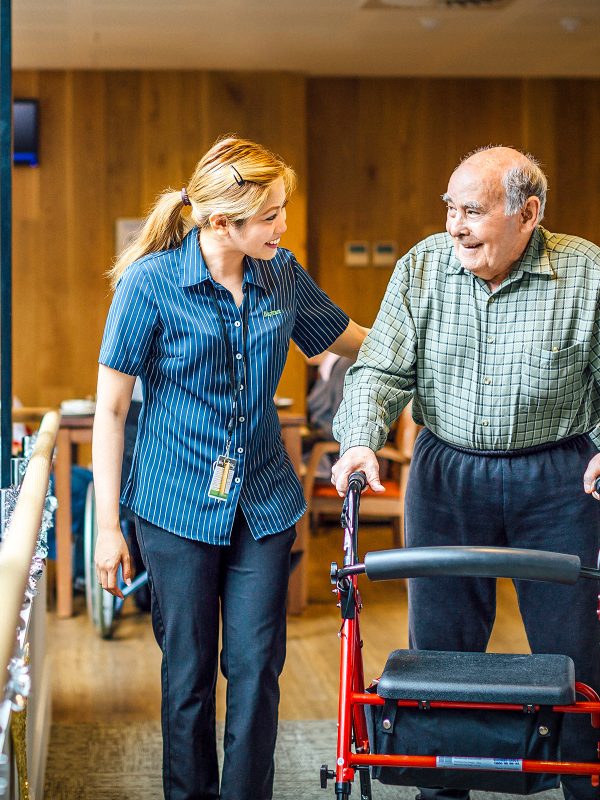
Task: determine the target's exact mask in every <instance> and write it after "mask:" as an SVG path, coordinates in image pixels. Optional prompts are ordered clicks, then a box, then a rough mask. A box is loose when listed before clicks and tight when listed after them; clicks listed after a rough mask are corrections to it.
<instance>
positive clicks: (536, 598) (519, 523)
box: [405, 430, 600, 800]
mask: <svg viewBox="0 0 600 800" xmlns="http://www.w3.org/2000/svg"><path fill="white" fill-rule="evenodd" d="M597 452H598V451H597V449H596V448H595V447H594V445H593V444H592V442H591V440H590V439H589V437H588V436H585V435H583V436H580V437H577V438H575V439H571V440H567V441H565V442H563V443H560V444H558V445H557V446H553V447H552V448H550V449H546V450H542V451H541V452H536V453H532V454H526V455H521V456H512V457H495V456H486V455H473V454H472V453H464V452H461V451H459V450H456V449H454V448H452V447H450V446H448V445H447V444H445V443H443V442H442V441H440V440H439V439H438V438H436V437H435V436H434V435H433V434H432V433H431V432H429V431H428V430H423V431H422V432H421V433H420V434H419V437H418V439H417V442H416V446H415V452H414V456H413V460H412V464H411V470H410V477H409V482H408V487H407V494H406V509H405V530H406V544H407V546H408V547H420V546H429V545H490V546H495V547H498V546H506V547H525V548H532V549H537V550H552V551H556V552H561V553H573V554H576V555H578V556H580V558H581V561H582V563H583V564H584V565H587V566H596V561H597V558H598V548H599V545H600V503H598V502H597V501H596V500H594V499H593V498H592V497H591V496H589V495H586V494H585V493H584V491H583V473H584V471H585V468H586V466H587V464H588V461H589V460H590V458H592V456H594V455H595V454H596V453H597ZM515 587H516V590H517V595H518V600H519V608H520V611H521V615H522V618H523V623H524V626H525V630H526V632H527V637H528V640H529V644H530V647H531V650H532V651H533V652H534V653H562V654H565V655H568V656H570V657H571V658H572V659H573V661H574V662H575V674H576V679H577V680H578V681H582V682H583V683H587V684H589V685H591V686H592V688H594V689H596V690H597V691H598V690H599V689H600V624H599V622H598V618H597V615H596V609H597V605H598V600H597V595H598V591H599V589H600V587H599V586H598V583H597V582H596V581H592V580H580V581H579V582H578V583H577V584H576V585H575V586H562V585H559V584H553V583H541V582H536V581H515ZM495 614H496V581H495V580H491V579H487V578H443V577H441V578H415V579H411V580H410V581H409V635H410V646H411V647H413V648H415V649H421V650H468V651H476V652H479V651H484V650H485V649H486V646H487V643H488V640H489V637H490V634H491V631H492V626H493V624H494V618H495ZM579 699H583V698H579ZM599 738H600V736H599V731H597V730H594V729H593V728H592V727H591V725H590V719H589V717H588V716H587V715H574V714H571V715H567V716H566V718H565V720H564V726H563V740H562V759H563V760H573V761H595V760H597V752H596V746H597V742H598V739H599ZM563 791H564V794H565V797H567V798H570V799H571V798H576V799H577V800H587V799H588V798H599V797H600V793H599V792H598V790H597V789H594V788H593V787H592V786H591V783H590V780H589V778H566V779H565V780H564V781H563ZM421 795H422V797H423V798H433V797H452V798H457V797H458V798H460V797H466V796H467V795H468V793H461V792H457V791H449V790H444V789H442V790H439V791H438V790H432V789H423V790H421Z"/></svg>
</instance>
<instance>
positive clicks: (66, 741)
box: [45, 720, 562, 800]
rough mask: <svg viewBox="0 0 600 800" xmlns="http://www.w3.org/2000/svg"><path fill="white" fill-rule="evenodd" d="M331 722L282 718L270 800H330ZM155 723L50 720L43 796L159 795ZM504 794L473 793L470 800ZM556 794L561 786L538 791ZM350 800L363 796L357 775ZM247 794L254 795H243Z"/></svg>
mask: <svg viewBox="0 0 600 800" xmlns="http://www.w3.org/2000/svg"><path fill="white" fill-rule="evenodd" d="M335 731H336V723H335V721H334V720H324V721H301V722H296V721H286V722H281V723H280V725H279V736H278V741H277V752H276V764H275V767H276V771H275V791H274V795H273V800H292V799H294V800H296V799H297V800H327V798H332V799H333V798H334V792H333V786H332V784H330V787H329V789H328V790H327V791H324V790H323V789H321V788H320V785H319V767H320V766H321V764H322V763H328V764H329V767H330V768H332V766H333V764H334V763H335V742H336V733H335ZM160 761H161V737H160V726H159V724H158V723H153V722H147V723H133V724H129V725H126V726H125V725H110V724H103V723H95V724H85V725H84V724H82V725H53V726H52V734H51V739H50V752H49V754H48V765H47V769H46V790H45V798H46V800H92V798H93V800H122V799H123V798H127V800H161V798H162V796H163V795H162V788H161V767H160ZM414 796H415V790H414V789H412V788H409V787H390V786H383V785H381V784H379V783H377V782H375V783H374V785H373V800H412V798H413V797H414ZM500 797H503V798H505V799H506V798H509V797H510V795H491V794H486V793H484V792H473V799H474V800H488V798H500ZM535 797H537V798H539V800H560V798H562V793H560V792H559V791H558V790H556V791H552V792H543V793H541V794H538V795H535ZM351 798H356V800H358V798H360V792H359V784H358V779H357V780H356V781H355V785H354V787H353V792H352V795H351ZM248 800H252V798H248Z"/></svg>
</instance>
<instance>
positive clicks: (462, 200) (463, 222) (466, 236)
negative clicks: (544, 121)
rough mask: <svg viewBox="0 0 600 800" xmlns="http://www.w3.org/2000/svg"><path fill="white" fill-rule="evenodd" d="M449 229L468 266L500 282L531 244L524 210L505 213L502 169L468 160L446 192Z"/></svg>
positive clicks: (463, 264)
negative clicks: (524, 220)
mask: <svg viewBox="0 0 600 800" xmlns="http://www.w3.org/2000/svg"><path fill="white" fill-rule="evenodd" d="M444 200H445V201H446V204H447V207H448V212H447V217H446V230H447V231H448V233H449V234H450V236H452V239H453V240H454V252H455V254H456V257H457V258H458V260H459V261H460V263H461V264H462V266H463V267H464V269H467V270H469V272H473V273H474V274H475V275H477V276H478V277H480V278H483V280H485V281H490V282H492V283H494V284H496V285H497V284H499V283H501V282H502V280H504V278H505V277H506V276H507V275H508V273H509V272H510V271H511V269H512V266H513V264H514V263H515V261H517V260H518V259H519V257H520V256H521V255H522V253H523V251H524V250H525V248H526V247H527V242H528V241H529V237H530V235H531V227H530V226H529V225H527V226H524V225H523V224H522V222H523V220H522V216H521V213H520V212H519V213H517V214H513V215H512V216H510V217H507V216H506V214H505V213H504V204H505V191H504V187H503V186H502V182H501V172H500V171H499V170H496V169H493V168H491V167H490V166H489V165H470V164H469V163H468V162H467V163H465V164H463V165H462V166H460V167H459V168H458V169H457V170H456V172H454V173H453V175H452V177H451V178H450V182H449V183H448V191H447V193H446V194H445V195H444Z"/></svg>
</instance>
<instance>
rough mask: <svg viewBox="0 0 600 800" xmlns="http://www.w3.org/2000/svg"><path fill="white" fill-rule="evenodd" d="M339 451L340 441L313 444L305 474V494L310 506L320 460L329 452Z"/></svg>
mask: <svg viewBox="0 0 600 800" xmlns="http://www.w3.org/2000/svg"><path fill="white" fill-rule="evenodd" d="M339 451H340V445H339V443H338V442H317V443H316V444H314V445H313V448H312V450H311V451H310V456H309V457H308V461H307V463H306V473H305V475H304V495H305V497H306V500H307V502H308V504H309V506H310V500H311V496H312V492H313V488H314V485H315V479H316V476H317V468H318V466H319V462H320V461H321V459H322V458H323V456H324V455H327V454H328V453H339Z"/></svg>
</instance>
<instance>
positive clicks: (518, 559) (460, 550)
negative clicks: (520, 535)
mask: <svg viewBox="0 0 600 800" xmlns="http://www.w3.org/2000/svg"><path fill="white" fill-rule="evenodd" d="M580 570H581V562H580V560H579V557H578V556H573V555H567V554H564V553H550V552H546V551H544V550H520V549H517V548H510V547H408V548H405V549H402V550H379V551H376V552H373V553H367V554H366V556H365V571H366V573H367V576H368V577H369V578H370V579H371V580H372V581H385V580H391V579H394V578H419V577H425V576H431V575H462V576H467V575H469V576H473V577H478V578H522V579H524V580H530V581H554V582H556V583H566V584H573V583H576V582H577V579H578V578H579V573H580Z"/></svg>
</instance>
